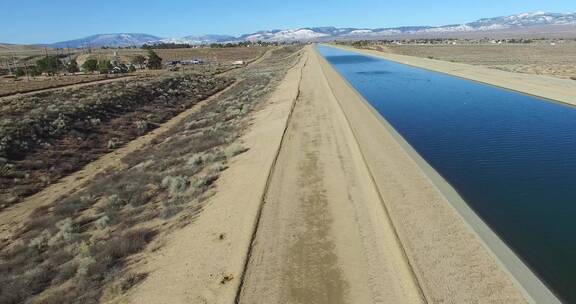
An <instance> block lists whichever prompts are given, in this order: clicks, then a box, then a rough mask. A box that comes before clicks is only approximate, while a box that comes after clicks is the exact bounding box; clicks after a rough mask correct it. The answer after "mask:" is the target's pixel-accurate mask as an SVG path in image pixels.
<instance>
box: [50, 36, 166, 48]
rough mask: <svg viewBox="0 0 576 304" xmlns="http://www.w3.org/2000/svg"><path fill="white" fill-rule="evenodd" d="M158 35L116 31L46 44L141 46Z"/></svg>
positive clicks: (60, 45)
mask: <svg viewBox="0 0 576 304" xmlns="http://www.w3.org/2000/svg"><path fill="white" fill-rule="evenodd" d="M159 39H161V38H160V37H156V36H152V35H148V34H140V33H118V34H98V35H92V36H88V37H85V38H81V39H75V40H68V41H62V42H56V43H52V44H48V46H50V47H54V48H66V47H71V48H80V47H87V46H90V47H101V46H111V47H119V46H141V45H143V44H145V43H148V42H151V41H157V40H159Z"/></svg>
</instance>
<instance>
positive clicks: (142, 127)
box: [134, 120, 148, 135]
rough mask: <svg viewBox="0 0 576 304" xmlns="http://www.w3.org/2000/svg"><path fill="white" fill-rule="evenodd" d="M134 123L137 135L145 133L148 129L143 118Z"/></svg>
mask: <svg viewBox="0 0 576 304" xmlns="http://www.w3.org/2000/svg"><path fill="white" fill-rule="evenodd" d="M134 125H135V126H136V133H137V134H138V135H142V134H145V133H146V132H147V131H148V122H147V121H145V120H137V121H136V122H135V123H134Z"/></svg>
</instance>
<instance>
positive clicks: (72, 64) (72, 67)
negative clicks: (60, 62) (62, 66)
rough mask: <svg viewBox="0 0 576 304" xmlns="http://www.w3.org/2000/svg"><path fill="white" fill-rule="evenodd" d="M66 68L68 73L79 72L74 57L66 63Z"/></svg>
mask: <svg viewBox="0 0 576 304" xmlns="http://www.w3.org/2000/svg"><path fill="white" fill-rule="evenodd" d="M66 70H68V73H77V72H80V69H79V68H78V62H76V59H72V60H70V62H69V63H68V65H66Z"/></svg>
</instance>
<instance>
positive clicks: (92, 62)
mask: <svg viewBox="0 0 576 304" xmlns="http://www.w3.org/2000/svg"><path fill="white" fill-rule="evenodd" d="M82 68H83V69H84V70H85V71H88V72H95V71H97V70H98V60H96V59H94V58H90V59H88V60H86V61H84V64H82Z"/></svg>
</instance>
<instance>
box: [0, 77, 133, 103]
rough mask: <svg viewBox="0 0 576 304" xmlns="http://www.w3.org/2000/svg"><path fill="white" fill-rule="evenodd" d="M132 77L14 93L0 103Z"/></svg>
mask: <svg viewBox="0 0 576 304" xmlns="http://www.w3.org/2000/svg"><path fill="white" fill-rule="evenodd" d="M134 77H137V76H136V75H129V76H121V77H116V78H113V79H101V80H93V81H86V82H81V83H74V84H66V85H62V86H56V87H51V88H46V89H38V90H31V91H27V92H23V93H14V94H9V95H5V96H0V102H2V101H4V100H7V99H10V98H18V97H22V96H29V95H35V94H40V93H46V92H51V91H58V90H65V89H74V88H81V87H85V86H91V85H97V84H103V83H109V82H115V81H121V80H128V79H131V78H134Z"/></svg>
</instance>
